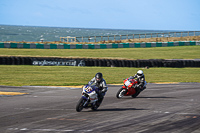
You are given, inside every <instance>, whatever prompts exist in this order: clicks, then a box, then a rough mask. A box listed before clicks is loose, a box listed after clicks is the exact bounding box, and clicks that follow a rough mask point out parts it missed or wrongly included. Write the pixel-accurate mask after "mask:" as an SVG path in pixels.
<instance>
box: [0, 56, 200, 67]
mask: <svg viewBox="0 0 200 133" xmlns="http://www.w3.org/2000/svg"><path fill="white" fill-rule="evenodd" d="M0 65H39V66H47V65H48V66H53V65H56V66H60V65H62V66H89V67H92V66H96V67H176V68H181V67H200V59H194V60H183V59H180V60H177V59H176V60H164V59H150V60H118V59H93V58H55V57H52V58H50V57H15V56H11V57H0Z"/></svg>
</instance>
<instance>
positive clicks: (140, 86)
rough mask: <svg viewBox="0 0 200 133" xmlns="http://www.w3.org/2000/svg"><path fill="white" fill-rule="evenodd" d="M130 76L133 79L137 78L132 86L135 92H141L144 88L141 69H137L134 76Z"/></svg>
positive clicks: (144, 82) (143, 77)
mask: <svg viewBox="0 0 200 133" xmlns="http://www.w3.org/2000/svg"><path fill="white" fill-rule="evenodd" d="M130 78H133V79H135V78H137V79H136V81H137V82H138V83H137V84H136V85H134V86H133V87H134V88H135V89H136V91H137V92H141V91H143V90H144V89H146V81H145V76H144V73H143V71H142V70H138V71H137V73H136V74H135V75H134V76H130Z"/></svg>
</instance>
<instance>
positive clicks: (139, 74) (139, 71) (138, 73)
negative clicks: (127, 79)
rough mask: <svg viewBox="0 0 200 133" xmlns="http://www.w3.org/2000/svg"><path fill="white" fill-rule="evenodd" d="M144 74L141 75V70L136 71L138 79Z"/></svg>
mask: <svg viewBox="0 0 200 133" xmlns="http://www.w3.org/2000/svg"><path fill="white" fill-rule="evenodd" d="M143 75H144V74H143V71H142V70H138V71H137V76H138V77H139V78H140V77H142V76H143Z"/></svg>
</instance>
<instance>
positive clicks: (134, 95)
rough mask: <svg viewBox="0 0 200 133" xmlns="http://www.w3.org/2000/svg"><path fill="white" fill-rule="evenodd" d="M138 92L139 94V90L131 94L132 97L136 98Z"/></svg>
mask: <svg viewBox="0 0 200 133" xmlns="http://www.w3.org/2000/svg"><path fill="white" fill-rule="evenodd" d="M139 94H140V91H136V93H135V94H133V95H132V98H136V97H137V96H138V95H139Z"/></svg>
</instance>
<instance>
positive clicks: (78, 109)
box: [76, 97, 86, 112]
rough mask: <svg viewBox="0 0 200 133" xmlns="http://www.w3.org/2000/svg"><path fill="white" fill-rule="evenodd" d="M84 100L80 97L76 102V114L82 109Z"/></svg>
mask: <svg viewBox="0 0 200 133" xmlns="http://www.w3.org/2000/svg"><path fill="white" fill-rule="evenodd" d="M85 101H86V100H85V99H84V98H83V97H81V99H80V100H79V101H78V103H77V105H76V111H77V112H81V110H82V109H83V105H84V103H85Z"/></svg>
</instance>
